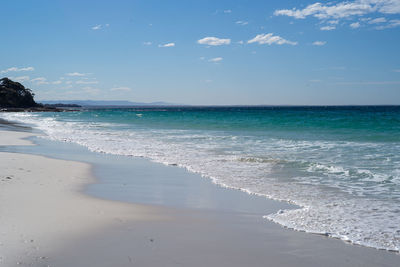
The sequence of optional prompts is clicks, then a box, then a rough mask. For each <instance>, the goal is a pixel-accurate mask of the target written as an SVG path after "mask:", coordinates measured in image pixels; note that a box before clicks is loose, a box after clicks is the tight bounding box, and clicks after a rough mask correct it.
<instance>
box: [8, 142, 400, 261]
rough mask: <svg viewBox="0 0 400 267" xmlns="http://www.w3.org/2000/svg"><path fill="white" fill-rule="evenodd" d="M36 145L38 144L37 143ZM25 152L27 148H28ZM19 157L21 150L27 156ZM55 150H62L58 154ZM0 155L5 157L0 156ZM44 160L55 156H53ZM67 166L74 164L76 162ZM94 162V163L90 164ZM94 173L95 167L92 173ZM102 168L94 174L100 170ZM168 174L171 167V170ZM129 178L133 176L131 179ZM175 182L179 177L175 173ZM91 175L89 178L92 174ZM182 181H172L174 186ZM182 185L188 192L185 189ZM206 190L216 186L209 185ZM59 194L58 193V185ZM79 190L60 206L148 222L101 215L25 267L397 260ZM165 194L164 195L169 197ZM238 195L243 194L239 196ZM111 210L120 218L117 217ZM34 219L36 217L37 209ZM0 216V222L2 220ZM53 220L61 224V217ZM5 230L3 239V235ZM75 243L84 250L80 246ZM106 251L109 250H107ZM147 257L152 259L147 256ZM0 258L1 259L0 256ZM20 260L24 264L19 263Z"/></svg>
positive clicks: (252, 220) (230, 216)
mask: <svg viewBox="0 0 400 267" xmlns="http://www.w3.org/2000/svg"><path fill="white" fill-rule="evenodd" d="M33 135H34V134H33ZM3 137H4V135H3V134H0V140H2V139H3ZM48 142H50V141H48ZM3 143H4V142H3ZM0 146H1V144H0ZM39 146H41V145H40V144H39ZM57 146H58V148H60V147H59V144H55V147H57ZM67 146H68V145H67ZM20 148H21V149H17V151H16V153H14V154H13V156H15V157H17V158H18V157H21V158H22V157H24V159H25V161H26V162H30V161H34V162H35V163H36V164H38V162H46V164H48V163H49V160H50V161H51V162H52V163H54V162H56V161H57V162H58V163H59V164H61V166H64V165H63V164H67V165H68V164H72V163H71V162H70V161H65V160H59V159H49V158H45V157H40V156H34V155H25V156H22V155H24V154H21V152H22V151H23V150H24V148H23V147H20ZM30 149H34V148H33V147H31V148H30ZM47 149H49V148H47ZM11 150H12V149H11ZM27 150H28V151H29V149H27ZM61 151H63V150H62V149H61ZM3 153H5V152H0V154H3ZM28 153H29V152H28ZM52 153H60V152H57V151H53V152H52ZM61 153H62V152H61ZM90 153H92V152H90ZM49 154H51V153H49ZM8 156H10V155H8ZM69 156H71V155H69ZM25 157H26V158H25ZM78 158H79V157H78ZM74 160H78V161H81V160H79V159H74ZM94 160H95V161H96V160H97V159H94ZM53 161H54V162H53ZM111 161H113V160H111ZM114 161H115V159H114ZM143 161H145V160H143ZM2 162H4V161H2ZM132 162H133V161H132ZM142 163H143V162H142ZM46 164H45V165H46ZM74 164H77V166H78V165H79V166H81V165H80V164H83V165H82V166H86V167H82V166H81V168H79V169H80V170H82V168H83V169H85V168H86V173H85V171H83V173H81V175H83V176H84V177H85V178H84V180H85V179H86V180H85V181H86V182H87V183H90V184H92V186H93V182H94V180H93V179H95V178H97V180H96V184H102V183H103V186H105V187H106V188H107V187H109V186H110V184H107V183H106V182H105V180H104V178H99V177H92V178H90V176H91V174H90V169H91V167H90V165H88V164H87V163H79V162H76V163H74ZM74 164H73V165H74ZM150 164H153V163H150ZM100 165H101V163H100ZM139 165H140V164H139ZM139 165H137V166H136V168H137V169H138V171H139V172H140V171H141V172H142V175H143V171H144V170H148V171H149V172H151V168H152V167H151V166H153V167H154V165H146V164H144V163H143V164H142V165H143V166H142V168H141V169H140V168H139V167H140V166H139ZM17 167H18V166H16V168H15V169H14V172H16V171H17V170H18V168H20V167H18V168H17ZM32 167H33V166H32ZM117 167H118V166H117ZM161 167H163V168H161ZM161 167H160V169H162V170H161V171H159V172H158V173H157V172H156V173H155V174H154V173H153V174H148V177H150V176H151V175H153V176H157V175H159V174H160V172H163V171H165V170H166V169H167V168H168V167H166V166H161ZM94 168H96V166H95V167H94ZM97 168H98V167H97ZM104 168H105V169H107V168H109V166H108V167H107V166H105V167H104ZM104 168H103V169H101V170H100V171H104ZM170 169H178V168H173V167H171V168H170ZM46 171H47V170H45V171H44V173H45V172H46ZM113 172H114V174H115V169H114V170H111V171H110V175H111V174H112V173H113ZM176 174H177V172H175V171H173V172H172V174H171V175H176ZM134 175H138V173H136V174H134ZM181 175H182V176H185V174H183V173H182V174H181ZM30 176H34V177H35V178H37V176H35V174H34V173H33V171H32V170H31V172H30V173H29V174H26V176H24V177H26V178H27V177H30ZM95 176H97V175H96V173H95ZM182 176H181V177H180V179H182ZM195 176H196V177H195ZM88 177H89V178H88ZM185 177H187V176H185ZM192 178H193V179H194V180H196V179H203V180H205V179H204V178H201V177H199V176H198V175H193V177H192ZM155 181H158V182H159V181H160V180H157V179H156V180H155ZM175 181H176V180H175ZM119 182H120V181H119ZM161 182H163V183H164V184H163V185H161V186H166V187H168V184H165V182H166V181H161ZM209 182H210V181H209ZM210 183H211V182H210ZM136 185H140V183H137V184H136ZM19 186H20V187H24V186H26V185H24V184H19ZM59 186H60V185H59ZM152 186H153V185H151V184H150V185H148V188H151V187H152ZM189 186H193V184H191V185H189ZM213 186H214V187H218V186H217V185H214V184H213ZM61 187H64V185H62V186H61ZM89 187H90V186H89ZM36 189H38V188H36ZM50 189H51V188H50ZM140 190H143V187H142V189H139V190H138V192H140ZM176 190H177V191H179V190H181V191H182V190H183V189H182V188H180V189H179V188H178V189H176ZM224 190H226V191H227V192H228V191H231V192H232V191H233V189H224ZM85 191H86V190H84V191H83V192H82V190H78V189H77V188H75V189H74V190H71V191H70V193H71V195H69V197H67V198H66V199H67V200H66V202H69V201H70V200H71V199H73V198H74V197H78V198H79V199H81V200H82V201H83V202H85V203H89V202H90V201H94V202H96V203H102V204H101V206H103V205H105V206H108V205H111V206H112V208H111V210H114V211H115V210H119V208H120V207H122V206H124V207H128V210H129V209H131V208H134V207H136V208H138V207H140V209H139V210H140V212H139V211H138V210H136V209H135V212H138V213H141V212H142V213H143V214H145V215H149V211H150V210H151V212H150V214H152V216H154V217H152V216H150V217H149V218H148V219H147V220H144V221H142V220H137V217H135V218H130V217H129V216H128V217H125V219H122V220H118V223H115V222H114V221H113V220H114V219H115V218H113V219H112V220H111V221H112V222H111V223H108V222H109V221H108V220H109V219H110V216H109V215H105V216H104V217H100V218H102V220H103V222H105V225H103V227H100V228H101V231H100V232H98V231H97V232H96V231H93V230H94V229H92V228H95V227H88V228H87V229H85V230H83V231H81V232H80V234H78V235H77V237H76V238H75V239H74V240H72V239H70V240H69V242H59V244H57V246H58V247H59V249H58V252H57V251H54V250H53V251H52V252H51V253H50V252H49V256H39V255H38V254H35V256H34V257H33V256H32V255H33V254H32V255H30V257H31V262H30V264H39V260H38V257H39V259H40V257H47V258H45V259H46V260H47V262H49V263H51V264H52V265H51V266H53V264H54V263H57V264H56V266H70V265H69V264H71V257H75V256H77V255H80V256H78V257H76V259H74V262H76V263H77V264H78V265H77V266H111V265H118V266H132V264H133V263H135V264H139V263H141V264H142V265H143V266H176V265H179V264H181V263H184V265H186V266H204V264H205V262H207V261H209V262H208V263H209V264H210V265H211V266H212V265H214V266H216V265H219V266H228V265H230V266H244V265H248V266H263V265H265V264H267V263H268V264H271V265H273V266H310V265H311V266H336V265H340V266H376V265H380V266H396V264H397V261H398V259H399V258H398V257H399V255H398V254H396V253H391V252H387V251H380V250H376V249H371V248H365V247H361V246H355V245H351V244H347V243H344V242H342V241H340V240H335V239H332V238H327V237H322V236H318V235H311V234H307V233H303V232H295V231H292V230H288V229H284V228H283V227H281V226H279V225H277V224H275V223H272V222H267V221H266V220H264V219H262V218H261V217H258V215H259V214H258V212H250V213H249V212H247V213H246V212H240V211H238V210H232V209H224V208H221V206H217V207H216V208H215V209H214V210H212V209H195V208H193V207H192V206H187V207H173V205H171V206H168V205H167V206H166V207H163V205H154V203H151V204H148V205H146V204H145V205H143V204H144V203H141V204H133V203H132V202H131V203H130V204H125V203H122V202H119V201H123V200H119V201H112V200H104V199H98V198H94V197H92V196H85V195H84V194H83V193H85ZM100 191H101V190H100ZM177 191H176V192H177ZM236 191H237V190H236ZM72 192H75V193H72ZM118 192H121V191H118V190H117V191H112V192H110V194H115V193H118ZM145 192H146V191H145ZM227 192H225V193H224V192H222V193H221V191H219V192H217V193H218V194H222V195H223V196H221V198H224V197H226V196H228V195H227V194H228V193H227ZM103 193H104V192H103ZM165 193H166V194H171V192H165ZM237 193H239V192H237ZM241 193H242V194H246V193H244V192H241ZM2 195H3V194H2ZM91 195H92V194H91ZM4 197H7V196H5V195H4ZM97 197H98V196H97ZM246 197H247V196H246ZM203 198H204V196H203ZM235 198H237V194H236V195H235V196H233V197H232V196H231V197H230V199H235ZM249 198H250V197H249ZM146 201H148V200H146ZM217 201H218V200H217V199H212V200H211V202H214V204H215V203H216V202H217ZM271 201H272V200H271ZM83 202H82V203H83ZM94 202H93V203H94ZM113 203H114V204H115V205H116V206H115V207H114V206H113V205H114V204H113ZM85 205H87V204H85ZM262 205H264V204H262ZM111 206H110V207H111ZM9 208H10V207H9ZM14 209H17V208H14ZM264 209H265V207H264ZM119 211H120V212H121V211H123V210H119ZM125 211H126V210H125ZM35 212H38V209H37V207H36V210H35ZM42 212H43V213H44V214H45V215H43V216H48V215H49V214H48V211H42ZM86 212H87V211H86ZM110 212H111V211H110ZM122 213H123V212H122ZM38 214H39V213H38ZM38 214H36V215H35V214H33V215H32V216H33V217H32V218H36V217H37V216H38ZM120 215H121V214H119V216H120ZM0 216H3V214H1V215H0ZM57 216H61V217H62V214H59V215H57ZM81 216H85V215H81ZM111 217H112V216H111ZM118 218H119V217H118ZM154 218H157V219H154ZM36 219H37V218H36ZM58 219H60V218H58ZM135 219H136V220H135ZM20 221H21V222H20V223H21V225H22V224H24V223H25V224H26V223H27V222H26V220H20ZM61 224H62V223H61ZM83 225H84V224H83ZM83 225H82V222H80V225H78V224H77V227H78V228H79V227H82V226H83ZM133 229H136V230H133ZM5 231H6V232H7V230H5ZM72 232H73V231H72ZM78 232H79V231H78ZM3 234H4V233H3ZM72 234H73V233H72ZM46 236H47V233H46ZM46 238H47V239H48V240H49V241H47V242H50V240H51V239H52V238H51V235H50V234H49V236H47V237H46ZM27 240H28V239H27ZM105 240H106V241H107V244H108V245H106V244H103V245H102V246H100V247H99V246H98V242H99V241H103V243H104V241H105ZM53 242H54V241H53ZM4 244H5V243H4V242H2V245H3V246H2V247H4ZM28 244H29V240H28ZM83 244H86V245H85V246H83ZM111 244H113V245H114V246H109V245H111ZM78 248H79V249H78ZM130 248H135V252H136V253H137V252H138V251H140V253H139V255H137V254H135V253H133V254H132V250H131V249H130ZM213 249H214V250H213ZM117 250H118V251H117ZM155 251H156V252H157V253H154V252H155ZM99 252H102V253H103V254H104V255H103V254H100V255H101V256H100V259H99V258H98V257H99V256H97V259H95V258H93V257H95V255H98V254H99ZM0 254H2V255H4V252H3V251H0ZM339 254H342V258H337V257H336V255H339ZM88 255H91V257H89V258H90V260H89V259H88V258H87V256H88ZM126 255H130V256H126ZM111 256H112V257H111ZM35 257H36V258H35ZM204 257H208V259H207V260H206V261H205V260H204V259H203V258H204ZM111 258H112V259H113V261H111V262H109V264H106V263H105V262H104V261H106V262H107V259H111ZM28 261H29V260H28ZM28 261H27V260H25V262H28ZM3 262H4V259H3ZM21 263H22V262H21ZM83 263H84V264H83ZM82 264H83V265H82ZM102 264H103V265H102ZM139 265H140V264H139ZM6 266H8V265H6ZM10 266H12V265H10ZM22 266H24V265H22ZM33 266H36V265H33ZM39 266H41V265H39Z"/></svg>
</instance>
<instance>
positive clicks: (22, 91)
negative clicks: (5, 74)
mask: <svg viewBox="0 0 400 267" xmlns="http://www.w3.org/2000/svg"><path fill="white" fill-rule="evenodd" d="M34 95H35V94H34V93H32V90H31V89H29V88H25V87H24V86H23V85H22V84H20V83H19V82H14V81H12V80H10V79H8V78H2V79H0V107H2V108H32V107H40V106H41V105H40V104H37V103H36V102H35V100H34V99H33V97H34Z"/></svg>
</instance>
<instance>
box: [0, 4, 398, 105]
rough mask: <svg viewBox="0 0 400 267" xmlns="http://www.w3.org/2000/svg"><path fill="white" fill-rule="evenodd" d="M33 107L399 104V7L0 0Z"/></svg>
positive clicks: (14, 71)
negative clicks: (56, 103)
mask: <svg viewBox="0 0 400 267" xmlns="http://www.w3.org/2000/svg"><path fill="white" fill-rule="evenodd" d="M1 10H2V12H1V16H0V29H1V33H2V37H1V40H0V58H1V60H0V77H9V78H11V79H13V80H16V81H19V82H21V83H22V84H23V85H25V86H26V87H28V88H30V89H32V90H33V91H34V93H35V94H36V98H35V99H36V100H39V101H40V100H67V99H70V100H71V99H73V100H78V99H79V100H87V99H93V100H130V101H135V102H154V101H165V102H170V103H175V104H190V105H350V104H356V105H363V104H379V105H381V104H395V105H396V104H397V105H398V104H400V51H399V48H400V0H348V1H322V0H320V2H317V1H315V0H299V1H286V0H279V1H278V0H276V1H275V0H271V1H261V0H260V1H257V0H253V1H249V0H213V1H209V0H197V1H194V0H159V1H154V0H137V1H135V0H130V1H120V0H113V1H106V0H104V1H76V0H68V1H61V0H58V1H56V0H49V1H44V0H35V1H33V0H32V1H29V0H26V1H22V0H2V1H1Z"/></svg>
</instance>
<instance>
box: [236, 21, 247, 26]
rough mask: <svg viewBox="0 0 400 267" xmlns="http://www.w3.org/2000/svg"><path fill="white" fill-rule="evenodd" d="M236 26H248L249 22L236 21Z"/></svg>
mask: <svg viewBox="0 0 400 267" xmlns="http://www.w3.org/2000/svg"><path fill="white" fill-rule="evenodd" d="M236 24H238V25H242V26H244V25H247V24H249V22H248V21H243V20H238V21H236Z"/></svg>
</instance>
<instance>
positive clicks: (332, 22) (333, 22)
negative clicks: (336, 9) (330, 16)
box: [327, 20, 339, 25]
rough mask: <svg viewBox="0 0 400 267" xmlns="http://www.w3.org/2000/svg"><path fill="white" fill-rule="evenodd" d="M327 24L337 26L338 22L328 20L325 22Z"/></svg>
mask: <svg viewBox="0 0 400 267" xmlns="http://www.w3.org/2000/svg"><path fill="white" fill-rule="evenodd" d="M327 22H328V23H329V24H332V25H337V24H339V21H338V20H328V21H327Z"/></svg>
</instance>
